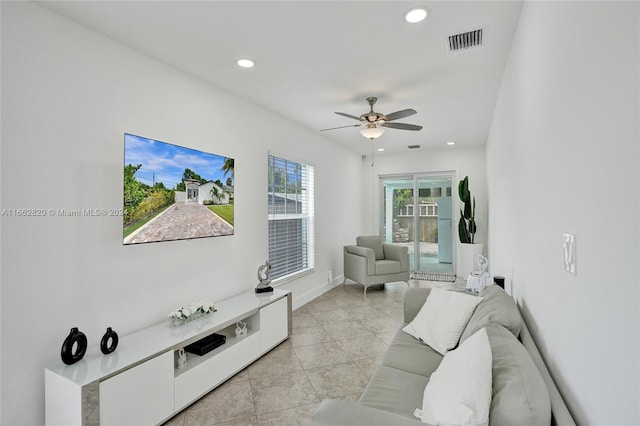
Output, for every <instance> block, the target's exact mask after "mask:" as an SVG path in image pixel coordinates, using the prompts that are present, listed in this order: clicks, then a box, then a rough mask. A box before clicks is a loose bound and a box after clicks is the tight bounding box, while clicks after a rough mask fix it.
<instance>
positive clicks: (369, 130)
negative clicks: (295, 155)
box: [320, 96, 422, 140]
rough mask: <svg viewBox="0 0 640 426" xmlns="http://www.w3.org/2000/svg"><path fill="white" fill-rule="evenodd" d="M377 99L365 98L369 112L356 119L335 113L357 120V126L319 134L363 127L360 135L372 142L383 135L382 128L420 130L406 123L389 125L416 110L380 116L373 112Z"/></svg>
mask: <svg viewBox="0 0 640 426" xmlns="http://www.w3.org/2000/svg"><path fill="white" fill-rule="evenodd" d="M377 100H378V98H376V97H373V96H372V97H369V98H367V102H368V103H369V107H370V108H371V110H370V111H369V112H365V113H364V114H362V115H361V116H360V117H356V116H355V115H351V114H346V113H344V112H336V114H338V115H342V116H343V117H347V118H352V119H354V120H358V121H359V122H360V123H359V124H353V125H350V126H340V127H331V128H330V129H322V130H320V131H321V132H324V131H325V130H335V129H344V128H346V127H363V128H362V129H361V130H360V134H362V136H364V137H365V138H368V139H371V140H374V139H376V138H379V137H380V136H382V134H383V133H384V127H388V128H391V129H400V130H414V131H417V130H420V129H422V126H416V125H415V124H407V123H391V121H394V120H398V119H399V118H405V117H409V116H410V115H413V114H416V110H414V109H411V108H409V109H403V110H401V111H396V112H392V113H391V114H386V115H385V114H380V113H379V112H375V111H374V110H373V105H374V104H375V103H376V101H377Z"/></svg>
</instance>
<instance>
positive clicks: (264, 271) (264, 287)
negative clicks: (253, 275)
mask: <svg viewBox="0 0 640 426" xmlns="http://www.w3.org/2000/svg"><path fill="white" fill-rule="evenodd" d="M270 276H271V264H270V263H269V261H268V260H267V261H265V262H264V265H260V267H259V268H258V281H260V284H258V287H256V293H267V292H270V291H273V287H271V286H270V285H269V284H271V278H270Z"/></svg>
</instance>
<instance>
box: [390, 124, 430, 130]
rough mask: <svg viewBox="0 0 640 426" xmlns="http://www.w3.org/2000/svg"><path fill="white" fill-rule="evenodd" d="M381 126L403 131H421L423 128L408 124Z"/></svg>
mask: <svg viewBox="0 0 640 426" xmlns="http://www.w3.org/2000/svg"><path fill="white" fill-rule="evenodd" d="M380 126H383V127H389V128H391V129H401V130H421V129H422V126H416V125H415V124H407V123H382V124H380Z"/></svg>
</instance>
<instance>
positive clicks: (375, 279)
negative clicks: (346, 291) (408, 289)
mask: <svg viewBox="0 0 640 426" xmlns="http://www.w3.org/2000/svg"><path fill="white" fill-rule="evenodd" d="M347 279H349V280H353V281H356V282H358V283H360V284H362V285H363V286H364V294H365V296H366V295H367V287H369V286H371V285H375V284H384V283H389V282H393V281H405V282H406V281H408V280H409V249H408V247H406V246H401V245H398V244H386V243H384V241H383V240H382V237H380V236H378V235H371V236H360V237H358V238H357V239H356V245H355V246H354V245H349V246H344V280H345V282H346V281H347Z"/></svg>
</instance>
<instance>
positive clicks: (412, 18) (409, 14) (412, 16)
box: [404, 7, 429, 24]
mask: <svg viewBox="0 0 640 426" xmlns="http://www.w3.org/2000/svg"><path fill="white" fill-rule="evenodd" d="M427 16H429V9H427V8H425V7H414V8H413V9H409V10H408V11H406V12H405V14H404V20H405V21H407V22H409V23H410V24H415V23H418V22H421V21H424V20H425V19H426V18H427Z"/></svg>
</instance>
